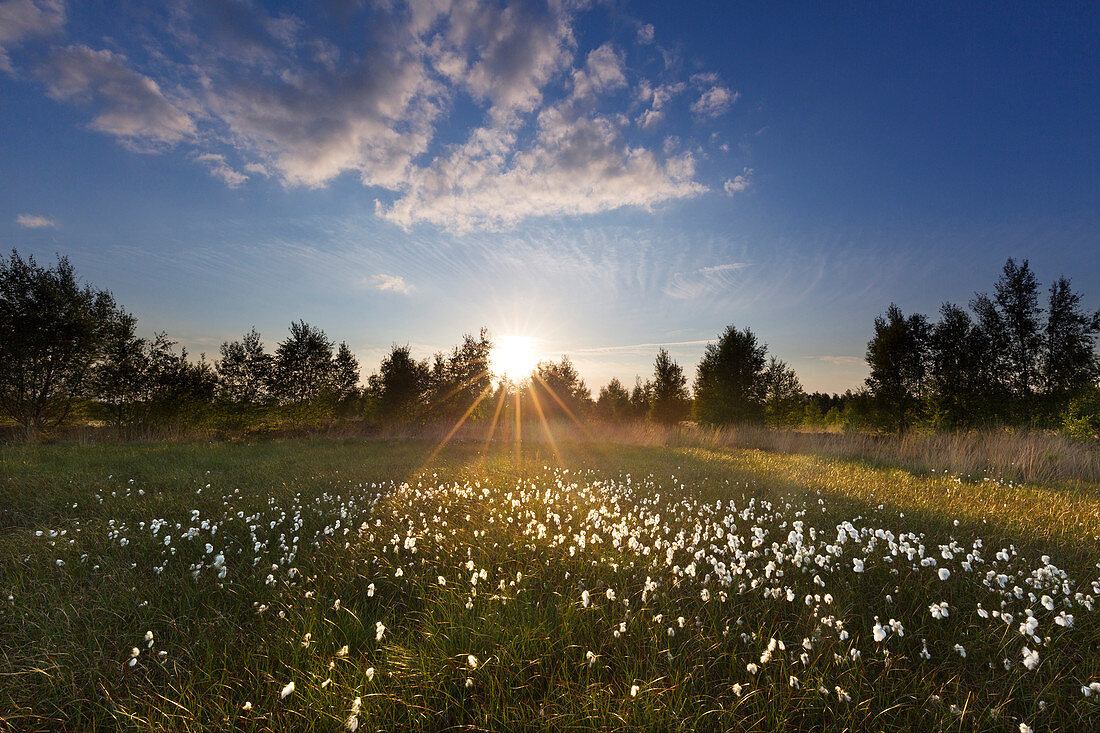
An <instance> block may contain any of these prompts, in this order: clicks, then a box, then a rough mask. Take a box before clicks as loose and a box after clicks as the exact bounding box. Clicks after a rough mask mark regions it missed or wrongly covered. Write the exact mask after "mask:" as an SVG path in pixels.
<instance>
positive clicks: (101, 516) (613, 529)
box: [0, 440, 1100, 731]
mask: <svg viewBox="0 0 1100 733" xmlns="http://www.w3.org/2000/svg"><path fill="white" fill-rule="evenodd" d="M434 447H435V446H434V444H433V443H430V442H424V441H403V442H361V441H348V442H337V441H321V440H318V441H306V440H302V441H284V442H260V443H255V444H224V443H214V444H175V445H84V446H72V445H69V446H65V445H57V446H7V447H0V728H4V727H5V726H7V727H8V728H10V729H12V730H20V731H22V730H38V729H44V730H94V729H112V730H113V729H127V730H129V729H133V730H149V729H171V730H304V731H310V730H333V731H335V730H346V729H347V728H346V722H347V718H348V716H349V712H350V710H351V706H352V704H353V700H354V699H355V698H357V697H358V698H359V699H360V708H359V713H358V716H357V718H356V721H357V723H358V728H359V730H368V731H373V730H395V729H421V730H443V729H459V730H475V729H477V730H480V729H486V730H515V729H552V730H590V729H599V730H607V729H624V730H625V729H631V730H634V729H641V730H655V731H657V730H661V731H664V730H693V729H695V730H779V729H802V730H820V729H823V728H824V729H830V730H845V729H847V730H883V729H896V730H912V729H925V730H940V729H942V730H1013V731H1016V730H1019V724H1020V723H1021V722H1023V723H1027V724H1029V725H1031V726H1033V727H1034V728H1035V730H1042V729H1063V730H1089V729H1096V728H1097V727H1098V726H1100V693H1097V694H1092V695H1090V696H1086V695H1085V694H1084V693H1083V692H1082V690H1081V688H1082V686H1088V685H1089V684H1090V683H1093V682H1100V608H1098V609H1097V610H1090V609H1089V608H1088V606H1089V605H1092V606H1093V608H1097V606H1098V604H1100V586H1094V585H1093V584H1094V583H1095V582H1097V578H1098V576H1100V571H1098V568H1097V562H1098V561H1100V490H1098V487H1097V486H1096V485H1095V484H1090V483H1087V482H1084V483H1083V482H1076V483H1073V484H1064V485H1045V486H1043V485H1034V484H1033V485H1018V484H1014V483H1010V482H998V481H988V480H986V481H979V482H970V481H968V480H965V479H960V478H956V477H953V476H950V475H934V476H929V475H916V474H912V473H908V472H906V471H903V470H900V469H896V468H889V467H885V466H882V465H880V464H876V465H871V464H867V463H861V462H858V461H854V460H849V459H839V458H828V457H823V456H808V455H781V454H775V453H767V452H762V451H753V450H735V449H713V450H707V449H702V448H691V447H641V446H634V447H630V446H614V445H610V444H590V443H568V444H563V445H560V446H559V450H558V451H554V450H552V449H551V448H550V447H548V446H547V445H542V446H528V447H527V448H525V450H524V451H523V453H522V455H520V456H518V457H517V456H516V455H514V453H513V450H512V447H511V446H507V445H494V446H492V447H491V448H490V450H489V452H488V453H485V452H483V450H482V446H481V445H480V444H477V443H469V444H461V445H453V446H448V447H447V448H445V449H443V450H442V451H440V452H439V453H438V454H437V455H434V456H433V455H432V454H433V448H434ZM566 470H568V473H566ZM628 475H629V482H628ZM718 501H721V502H722V504H721V508H719V507H718V505H717V504H716V502H718ZM731 502H732V507H731ZM196 512H197V513H196ZM154 521H157V522H163V526H158V527H157V531H156V533H154V532H153V528H152V526H151V523H152V522H154ZM795 522H801V523H802V524H801V527H802V530H803V534H802V536H801V538H800V539H792V538H791V537H790V536H789V535H790V533H791V532H792V530H794V529H795V524H794V523H795ZM847 522H850V525H848V524H844V523H847ZM838 526H844V527H846V528H847V527H850V528H851V530H852V531H853V532H854V533H855V534H856V535H857V537H856V538H850V537H849V538H848V539H846V540H845V542H844V543H843V544H840V543H838ZM719 528H721V530H722V533H721V534H722V536H721V537H719V536H718V529H719ZM811 528H812V529H813V532H814V534H813V536H812V537H811V534H810V532H811ZM189 530H190V531H189ZM754 530H758V531H759V532H761V533H763V537H764V539H763V541H762V542H760V543H759V544H758V545H757V546H756V547H754V546H753V537H754V534H753V533H754ZM876 530H880V531H881V535H882V537H887V538H892V539H882V537H880V538H878V539H873V538H874V535H875V531H876ZM39 532H41V533H42V534H41V535H38V534H37V533H39ZM910 532H911V533H914V535H915V536H914V537H913V538H908V539H907V538H904V537H903V535H904V533H910ZM51 533H53V534H54V536H51ZM166 535H170V536H171V539H170V540H169V543H168V544H167V545H166V544H165V542H164V537H165V536H166ZM696 535H698V537H696ZM846 536H847V535H846ZM582 537H583V540H582V539H581V538H582ZM731 537H736V538H738V539H737V543H738V544H737V546H736V549H734V546H733V545H731V544H730V538H731ZM295 538H297V540H295ZM409 538H413V539H415V543H414V544H410V539H409ZM678 538H679V539H678ZM872 539H873V541H872ZM631 540H633V542H632V541H631ZM978 540H980V542H981V545H980V547H975V542H976V541H978ZM124 541H125V542H124ZM891 542H893V543H894V546H895V548H897V547H898V546H899V545H903V544H904V543H905V542H908V543H909V544H910V545H912V547H913V548H914V549H915V548H916V547H917V545H918V543H919V544H921V545H923V546H924V548H925V553H924V555H925V556H927V557H934V558H935V559H936V565H935V566H927V567H922V566H921V565H920V562H919V561H920V557H919V556H917V557H916V559H915V560H914V561H912V562H911V561H909V559H908V558H907V556H906V555H905V554H904V552H902V554H900V555H898V556H894V555H892V554H890V550H889V547H890V544H891ZM655 543H657V544H659V545H660V546H659V547H655V546H654V545H655ZM207 544H209V545H210V547H211V551H210V552H207V550H206V546H207ZM669 544H672V545H673V556H672V561H671V564H670V563H669V562H668V559H667V558H668V555H667V553H668V549H669ZM827 546H829V549H830V550H831V552H830V551H829V550H827V549H826V547H827ZM940 546H946V547H948V549H949V552H953V553H954V557H953V558H951V559H947V558H944V557H943V556H942V553H941V547H940ZM643 547H648V548H649V551H648V554H647V553H645V552H644V550H643ZM689 547H690V548H691V549H688V548H689ZM1002 548H1004V549H1005V550H1006V551H1007V552H1008V559H997V557H996V555H997V553H998V551H999V550H1002ZM414 549H415V551H414ZM696 552H699V553H701V554H700V555H699V557H698V559H696V558H695V554H696ZM800 553H801V554H800ZM219 554H222V555H223V557H224V562H221V563H217V562H215V557H216V556H217V555H219ZM968 554H971V555H976V557H973V558H972V560H973V562H972V570H971V571H969V572H967V571H965V570H964V569H963V568H962V567H961V563H962V561H963V560H965V559H966V556H967V555H968ZM796 555H797V557H796ZM1044 555H1046V556H1049V561H1050V565H1049V566H1048V565H1047V563H1046V562H1044V561H1043V560H1042V559H1041V558H1042V557H1043V556H1044ZM708 557H709V558H713V560H714V561H715V562H719V561H721V562H725V563H726V564H727V569H730V568H733V567H734V566H736V565H738V564H739V563H740V564H741V565H742V566H743V567H740V568H739V569H741V570H742V572H741V573H740V574H732V575H731V576H729V580H730V581H731V582H730V583H729V584H728V585H723V584H722V583H721V582H719V577H718V576H719V573H718V571H717V569H715V568H714V567H713V566H711V565H709V564H707V563H708ZM819 558H820V559H819ZM853 558H859V559H861V560H863V561H864V562H865V569H864V571H863V572H860V573H856V572H853V567H854V565H853ZM887 558H889V559H887ZM58 560H61V561H62V563H63V564H62V565H58V562H57V561H58ZM693 560H695V562H696V573H695V575H694V577H693V576H692V575H691V574H690V572H686V569H687V568H688V567H689V565H690V563H692V561H693ZM467 563H470V565H469V566H468V565H467ZM769 563H772V565H771V567H770V568H769ZM819 563H820V564H819ZM273 564H274V565H275V566H277V567H273ZM219 566H221V567H224V568H225V570H226V574H225V577H224V578H219V577H218V567H219ZM943 567H946V568H949V569H950V572H951V575H950V578H949V579H948V580H946V581H944V580H940V579H939V577H938V576H937V570H938V569H939V568H943ZM158 569H159V570H158ZM398 569H400V570H401V577H397V570H398ZM196 570H197V574H196V573H195V571H196ZM481 570H484V571H485V573H484V576H483V577H481V576H479V577H478V579H477V585H476V586H474V585H472V583H471V576H472V575H474V574H475V573H478V572H479V571H481ZM990 571H993V577H994V580H993V582H992V583H991V585H992V586H993V587H989V586H987V585H986V584H985V583H984V582H983V581H984V580H986V578H987V576H986V573H987V572H990ZM731 572H732V571H731ZM778 572H782V573H783V574H782V575H781V576H780V575H778V574H777V573H778ZM750 573H751V575H750ZM1036 573H1037V574H1036ZM1063 573H1064V577H1063V575H1062V574H1063ZM517 574H519V575H518V576H517ZM997 574H1002V575H1003V576H1004V577H1005V578H1006V579H1007V583H1006V588H1005V589H1004V590H1002V589H1000V587H999V584H998V583H997V582H996V580H995V576H996V575H997ZM439 577H443V578H444V579H445V584H443V585H441V584H440V583H439V582H438V578H439ZM517 577H518V578H519V579H518V581H517ZM647 579H648V580H650V581H651V583H650V584H648V585H647ZM815 581H816V582H815ZM1029 581H1030V582H1031V583H1033V584H1034V585H1029ZM1063 583H1065V584H1066V585H1063ZM371 584H373V585H374V592H373V593H371V592H370V591H369V587H370V585H371ZM1014 586H1019V587H1020V589H1021V595H1022V597H1017V595H1016V594H1014V593H1013V592H1012V591H1013V587H1014ZM609 589H610V590H612V591H614V594H615V599H614V600H609V599H608V597H607V591H608V590H609ZM788 589H789V590H790V592H791V594H792V595H793V600H791V601H788V600H787V590H788ZM475 590H476V593H475ZM582 590H588V591H589V599H590V600H589V604H588V606H587V607H586V606H585V605H584V603H583V602H582V597H581V593H582ZM704 590H705V591H706V594H709V598H708V599H706V600H704V598H703V596H704V595H705V594H704V592H703V591H704ZM1067 590H1068V591H1069V592H1068V593H1066V591H1067ZM643 593H644V596H645V598H644V599H643ZM1029 593H1034V594H1035V600H1032V599H1031V598H1030V597H1029V595H1028V594H1029ZM826 594H829V595H831V599H830V600H831V601H832V602H831V603H826V601H825V595H826ZM777 595H778V597H776V596H777ZM807 595H809V596H810V603H809V605H807V604H806V602H805V598H806V596H807ZM1043 595H1049V596H1050V597H1051V600H1052V603H1053V605H1054V610H1053V611H1050V610H1047V609H1046V608H1044V606H1043V604H1042V602H1041V600H1040V597H1041V596H1043ZM9 596H10V597H11V600H10V601H9V600H8V598H9ZM815 596H816V598H815ZM337 600H339V601H340V604H339V608H337V607H336V601H337ZM624 600H626V601H627V602H628V604H624ZM939 602H947V603H948V604H949V608H950V615H949V616H948V617H947V618H945V619H942V620H935V619H933V618H932V616H931V614H930V612H929V605H930V604H932V603H939ZM1002 603H1003V606H1002ZM978 604H982V608H984V609H986V610H987V611H993V610H997V611H1000V610H1002V608H1003V610H1004V611H1006V612H1008V613H1011V614H1012V616H1013V620H1012V622H1011V623H1005V622H1004V621H1002V620H1000V619H999V618H994V617H990V618H983V617H982V615H981V614H980V613H979V610H978ZM1025 609H1031V610H1032V611H1033V613H1034V615H1035V618H1036V619H1037V622H1038V627H1037V629H1036V633H1037V634H1038V635H1039V637H1040V640H1039V642H1038V643H1036V642H1035V641H1034V640H1033V639H1031V638H1025V637H1024V636H1023V635H1021V633H1020V631H1019V630H1018V627H1019V625H1020V622H1021V621H1022V620H1023V619H1024V618H1025V615H1024V612H1025ZM1060 612H1064V613H1068V614H1072V615H1073V617H1074V621H1073V625H1072V626H1071V627H1066V626H1061V625H1058V624H1057V623H1055V621H1054V619H1055V618H1056V617H1058V614H1059V613H1060ZM876 616H877V617H879V619H880V621H881V622H882V624H887V621H888V620H889V619H897V620H898V621H900V622H901V623H902V624H903V627H904V636H899V635H897V634H896V633H890V634H889V635H888V636H887V638H886V639H885V640H884V641H883V642H882V643H879V642H876V641H875V640H874V639H873V632H872V629H873V627H874V624H875V617H876ZM679 617H683V618H684V626H683V627H682V628H681V627H680V625H679V623H678V619H679ZM658 619H659V620H658ZM376 622H381V623H382V624H384V626H385V627H386V628H385V632H384V634H383V635H382V638H381V639H376ZM620 624H625V631H621V632H620V633H619V636H618V638H616V636H615V632H616V631H618V630H619V629H620ZM670 627H671V628H672V630H673V631H674V635H669V633H668V629H669V628H670ZM146 631H152V632H153V646H152V648H147V647H146V643H145V641H144V635H145V633H146ZM307 634H308V635H309V638H308V644H307V643H305V642H306V635H307ZM770 639H776V640H777V643H776V645H775V646H774V647H773V650H772V652H771V654H770V656H771V659H770V660H768V661H766V662H761V655H762V654H765V651H766V650H767V648H768V645H769V640H770ZM804 639H808V640H809V648H806V649H804V648H803V646H802V643H803V640H804ZM779 641H782V642H783V645H784V647H785V649H780V648H779V646H778V642H779ZM925 643H926V644H927V648H928V650H929V654H930V655H931V659H924V658H923V657H922V656H921V652H922V650H923V649H924V647H925ZM955 644H962V645H963V646H964V648H965V651H966V656H965V657H962V656H960V655H959V654H958V653H957V652H956V651H955V649H954V645H955ZM1025 645H1026V646H1028V647H1029V648H1030V649H1037V650H1038V652H1039V660H1040V661H1039V664H1038V666H1037V668H1036V669H1034V670H1028V669H1026V668H1025V667H1024V665H1023V664H1022V661H1023V657H1022V655H1021V651H1022V648H1023V647H1024V646H1025ZM344 646H347V648H348V649H347V653H346V654H345V655H341V654H339V652H340V650H341V649H342V647H344ZM132 647H138V648H139V649H140V654H139V655H138V657H137V661H136V662H135V664H134V665H133V666H130V665H129V664H128V662H129V661H130V659H131V648H132ZM853 650H854V651H855V652H858V657H857V658H855V659H853V656H852V654H853ZM159 651H164V652H166V654H165V656H164V658H163V659H159V658H158V657H157V652H159ZM587 652H592V653H593V654H594V655H595V661H594V663H593V664H591V665H589V663H588V661H587V657H586V654H587ZM803 652H805V654H806V659H805V660H803V659H801V658H800V655H801V654H802V653H803ZM887 652H888V654H887ZM469 655H474V656H475V657H476V659H477V664H476V668H471V666H470V664H469V663H468V656H469ZM838 655H839V659H838ZM765 656H768V655H767V654H765ZM1005 659H1008V660H1009V662H1010V663H1011V664H1010V666H1009V668H1008V669H1006V668H1005V666H1004V660H1005ZM750 663H755V664H757V665H758V666H759V670H758V671H757V673H756V674H751V673H750V672H749V671H748V670H747V669H746V666H747V665H748V664H750ZM368 669H373V670H374V672H373V676H372V677H371V678H368V672H367V671H368ZM791 676H795V677H797V679H798V685H799V686H798V687H797V688H795V687H792V686H791V682H790V678H791ZM291 681H293V682H294V684H295V689H294V692H293V693H290V694H289V695H287V696H286V697H285V698H281V697H280V692H281V690H282V689H283V688H284V686H285V685H287V684H288V683H289V682H291ZM633 685H637V686H638V691H637V694H636V695H635V696H632V695H631V688H632V686H633ZM737 686H740V687H739V688H738V687H737ZM819 687H821V688H824V689H825V691H826V694H822V693H821V692H819ZM838 687H839V688H841V690H842V695H841V696H839V697H838V693H837V689H836V688H838ZM843 694H846V695H847V696H849V697H850V699H847V700H845V699H843ZM246 702H250V703H251V710H247V711H246V710H244V709H242V708H243V706H244V705H245V703H246ZM953 706H954V708H955V709H957V711H958V712H955V711H953Z"/></svg>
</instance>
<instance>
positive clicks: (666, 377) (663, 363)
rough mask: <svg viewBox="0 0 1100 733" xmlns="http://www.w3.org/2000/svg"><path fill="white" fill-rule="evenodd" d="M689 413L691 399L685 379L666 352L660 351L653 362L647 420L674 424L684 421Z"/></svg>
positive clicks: (680, 369) (681, 370)
mask: <svg viewBox="0 0 1100 733" xmlns="http://www.w3.org/2000/svg"><path fill="white" fill-rule="evenodd" d="M690 413H691V398H690V397H689V395H688V391H687V377H685V376H684V370H683V368H682V367H681V366H680V365H679V364H677V363H676V362H675V361H674V360H673V359H672V357H671V356H669V354H668V351H666V350H665V349H661V350H660V351H658V352H657V359H656V360H655V361H654V362H653V385H652V388H651V390H650V403H649V418H650V419H651V420H653V421H654V422H659V423H665V424H669V425H671V424H674V423H678V422H680V421H681V420H686V419H687V417H688V415H689V414H690Z"/></svg>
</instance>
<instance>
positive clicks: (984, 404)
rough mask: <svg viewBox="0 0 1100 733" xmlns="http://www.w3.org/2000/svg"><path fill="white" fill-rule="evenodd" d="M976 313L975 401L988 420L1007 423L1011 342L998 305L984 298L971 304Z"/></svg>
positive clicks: (974, 355)
mask: <svg viewBox="0 0 1100 733" xmlns="http://www.w3.org/2000/svg"><path fill="white" fill-rule="evenodd" d="M970 309H971V310H972V311H974V315H975V318H976V320H975V324H974V340H973V352H972V353H973V357H974V364H975V370H974V376H975V385H974V392H973V397H974V400H975V403H976V404H977V405H979V406H980V408H981V414H983V415H984V416H985V417H986V418H987V419H989V420H1004V419H1006V418H1007V417H1008V415H1009V410H1010V407H1011V400H1010V398H1009V396H1010V391H1009V367H1008V360H1007V352H1008V338H1007V336H1006V333H1005V327H1004V321H1003V319H1002V318H1001V313H1000V311H999V310H998V309H997V304H996V303H995V302H994V301H993V299H992V298H990V297H989V296H988V295H985V294H977V295H975V297H974V299H973V300H971V301H970Z"/></svg>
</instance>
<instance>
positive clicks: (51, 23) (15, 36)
mask: <svg viewBox="0 0 1100 733" xmlns="http://www.w3.org/2000/svg"><path fill="white" fill-rule="evenodd" d="M64 25H65V3H64V2H63V1H62V0H6V1H5V2H0V71H11V70H12V65H11V59H10V58H9V56H8V50H9V49H11V48H13V47H15V46H19V45H20V44H22V43H24V42H25V41H28V40H30V39H33V38H40V37H43V36H49V35H51V34H53V33H57V32H58V31H60V30H61V29H62V27H63V26H64Z"/></svg>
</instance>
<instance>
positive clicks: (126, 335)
mask: <svg viewBox="0 0 1100 733" xmlns="http://www.w3.org/2000/svg"><path fill="white" fill-rule="evenodd" d="M104 326H105V335H104V347H103V352H102V355H101V359H100V361H99V362H98V363H97V364H96V365H95V367H94V370H93V372H92V379H91V383H92V392H93V393H94V394H95V396H96V397H97V398H98V399H99V400H100V402H101V404H102V405H103V406H104V407H105V408H106V410H107V415H108V419H109V420H110V422H111V423H112V424H113V425H114V426H115V429H116V430H118V431H120V432H121V431H122V430H123V429H124V428H125V427H127V426H129V425H132V424H134V423H136V422H137V421H138V420H139V419H140V412H139V404H140V402H141V401H142V399H143V397H144V394H145V390H146V382H147V380H148V371H149V358H148V356H147V355H146V353H145V352H146V347H147V345H148V342H147V341H146V340H145V339H143V338H138V337H137V335H136V334H135V332H136V330H137V318H135V317H134V316H133V315H131V314H129V313H126V312H125V311H123V310H121V309H119V310H117V311H115V313H114V314H113V317H112V318H110V319H109V321H108V322H107V323H106V324H104Z"/></svg>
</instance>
